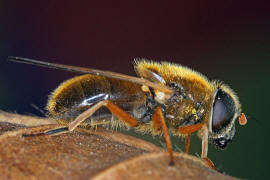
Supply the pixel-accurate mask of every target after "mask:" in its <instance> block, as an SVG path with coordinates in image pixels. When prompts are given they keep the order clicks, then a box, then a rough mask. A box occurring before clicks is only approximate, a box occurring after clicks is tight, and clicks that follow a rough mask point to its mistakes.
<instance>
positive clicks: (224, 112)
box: [212, 89, 235, 132]
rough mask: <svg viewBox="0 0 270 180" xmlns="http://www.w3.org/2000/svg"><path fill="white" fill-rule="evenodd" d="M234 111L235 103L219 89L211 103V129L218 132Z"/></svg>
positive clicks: (225, 124)
mask: <svg viewBox="0 0 270 180" xmlns="http://www.w3.org/2000/svg"><path fill="white" fill-rule="evenodd" d="M234 113H235V104H234V101H233V99H232V98H231V96H229V95H228V94H227V93H225V92H224V91H222V90H220V89H219V90H218V91H217V93H216V97H215V101H214V104H213V115H212V130H213V131H214V132H219V131H220V130H222V129H223V128H224V127H226V126H227V125H228V124H229V123H230V122H231V121H232V118H233V115H234Z"/></svg>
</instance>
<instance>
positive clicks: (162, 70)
mask: <svg viewBox="0 0 270 180" xmlns="http://www.w3.org/2000/svg"><path fill="white" fill-rule="evenodd" d="M143 69H151V70H154V72H157V73H158V74H159V75H160V76H161V77H162V78H163V79H164V80H165V81H166V82H170V81H173V80H175V79H179V78H180V79H181V80H187V81H189V82H193V83H198V84H201V85H202V86H203V87H205V88H206V90H209V91H213V89H214V88H213V86H212V84H211V83H210V82H209V80H208V79H207V78H206V77H205V76H204V75H202V74H201V73H199V72H196V71H194V70H192V69H190V68H188V67H184V66H181V65H178V64H173V63H168V62H161V63H156V62H153V61H147V60H145V59H142V60H141V59H140V60H135V70H136V71H137V72H138V73H139V74H140V75H141V76H144V75H143Z"/></svg>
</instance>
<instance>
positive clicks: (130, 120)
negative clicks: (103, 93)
mask: <svg viewBox="0 0 270 180" xmlns="http://www.w3.org/2000/svg"><path fill="white" fill-rule="evenodd" d="M102 106H105V107H107V108H108V109H109V110H110V111H111V113H112V114H113V115H115V116H116V117H118V118H119V119H120V120H122V121H124V122H125V123H127V124H128V125H129V126H132V127H135V126H137V125H138V121H137V120H136V119H135V118H133V117H131V116H130V115H129V114H128V113H126V112H125V111H124V110H122V109H121V108H120V107H118V106H117V105H115V104H113V103H112V102H111V101H108V100H104V101H100V102H99V103H97V104H95V105H94V106H92V107H91V108H89V109H88V110H86V111H84V112H83V113H82V114H80V115H79V116H78V117H77V118H76V119H75V120H74V121H72V122H71V123H70V124H69V126H68V129H69V131H73V130H74V129H75V128H76V127H77V126H79V125H80V123H81V122H83V121H84V120H85V119H87V118H88V117H90V116H92V115H93V114H94V112H96V111H97V110H98V109H99V108H101V107H102Z"/></svg>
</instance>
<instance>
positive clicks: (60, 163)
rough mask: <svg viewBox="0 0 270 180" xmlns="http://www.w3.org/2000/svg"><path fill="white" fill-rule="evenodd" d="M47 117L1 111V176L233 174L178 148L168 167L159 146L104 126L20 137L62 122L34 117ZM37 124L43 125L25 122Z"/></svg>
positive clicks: (203, 176) (201, 176) (180, 176)
mask: <svg viewBox="0 0 270 180" xmlns="http://www.w3.org/2000/svg"><path fill="white" fill-rule="evenodd" d="M10 118H11V119H13V120H12V121H11V120H10ZM28 118H30V119H31V120H29V121H32V122H31V123H29V122H27V119H28ZM22 119H24V120H25V121H26V124H24V123H22V122H23V121H22ZM43 120H45V121H46V122H49V121H50V120H47V119H40V118H38V119H37V118H33V117H27V116H20V115H13V114H6V113H5V114H4V115H3V114H0V132H1V131H2V133H3V132H4V131H7V132H5V133H4V134H2V135H1V136H0V174H1V178H0V179H91V178H93V177H94V176H95V177H94V179H183V178H184V179H186V178H189V179H232V178H231V177H229V176H225V175H223V174H220V173H218V172H216V171H213V170H211V169H209V168H208V167H206V166H205V165H204V164H203V162H202V161H201V160H200V159H198V158H196V157H194V156H189V155H185V154H180V153H175V159H176V161H175V162H176V164H175V166H174V167H170V166H168V163H169V158H168V156H167V153H165V152H163V150H162V149H161V148H159V147H157V146H155V145H153V144H151V143H149V142H145V141H143V140H141V139H137V138H134V137H131V136H128V135H124V134H121V133H116V132H111V131H107V130H103V129H100V130H96V131H95V130H87V129H80V128H78V129H76V131H74V132H71V133H67V134H62V135H59V136H33V137H22V134H24V133H26V134H29V133H33V132H42V131H44V130H47V129H50V128H56V127H59V125H55V124H53V125H40V124H39V123H40V122H38V123H36V124H35V123H34V121H42V123H43V122H45V121H43ZM6 122H9V123H6ZM11 122H12V123H11ZM34 124H35V125H39V126H38V127H32V128H25V127H27V126H34ZM10 130H13V131H10ZM149 152H151V153H149ZM153 152H155V153H153Z"/></svg>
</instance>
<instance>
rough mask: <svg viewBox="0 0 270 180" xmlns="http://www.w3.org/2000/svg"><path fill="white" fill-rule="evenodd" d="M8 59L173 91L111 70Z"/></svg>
mask: <svg viewBox="0 0 270 180" xmlns="http://www.w3.org/2000/svg"><path fill="white" fill-rule="evenodd" d="M8 60H9V61H13V62H19V63H25V64H32V65H36V66H43V67H47V68H53V69H60V70H65V71H71V72H76V73H81V74H94V75H99V76H104V77H109V78H114V79H120V80H124V81H129V82H133V83H136V84H141V85H145V86H148V87H151V88H153V89H156V90H160V91H162V92H164V93H166V94H172V93H173V90H172V89H170V88H168V87H166V86H165V85H162V84H158V83H153V82H151V81H149V80H146V79H143V78H138V77H133V76H128V75H124V74H120V73H115V72H111V71H102V70H98V69H91V68H84V67H76V66H70V65H63V64H55V63H49V62H44V61H38V60H34V59H28V58H22V57H13V56H9V57H8Z"/></svg>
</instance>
